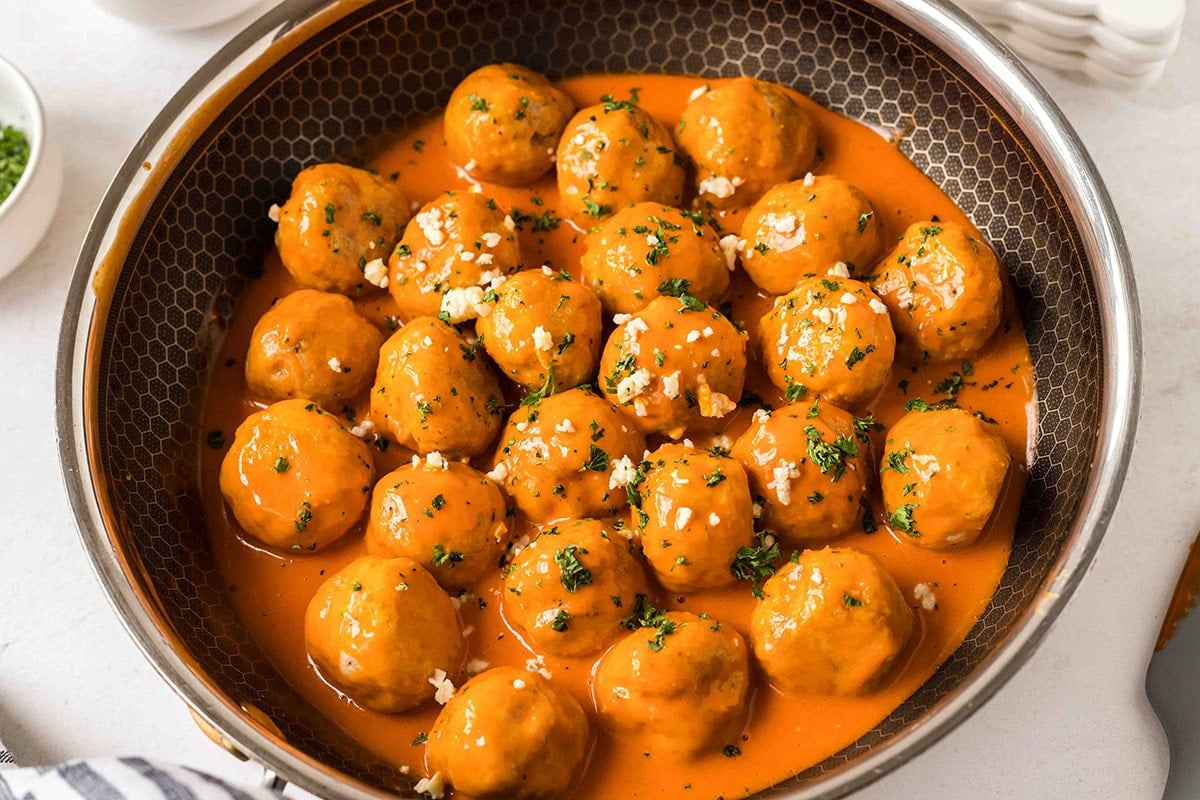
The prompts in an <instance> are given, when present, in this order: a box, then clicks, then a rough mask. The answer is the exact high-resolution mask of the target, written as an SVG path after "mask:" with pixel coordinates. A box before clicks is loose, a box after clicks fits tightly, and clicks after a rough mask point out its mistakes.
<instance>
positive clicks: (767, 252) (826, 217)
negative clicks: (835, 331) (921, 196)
mask: <svg viewBox="0 0 1200 800" xmlns="http://www.w3.org/2000/svg"><path fill="white" fill-rule="evenodd" d="M882 236H883V226H882V225H881V224H880V223H879V220H878V218H877V217H876V214H875V210H874V209H873V208H872V207H871V202H870V201H869V200H867V198H866V195H864V194H863V193H862V192H860V191H859V190H858V188H857V187H855V186H853V185H852V184H850V183H847V182H846V181H844V180H842V179H841V178H835V177H834V176H832V175H822V176H820V177H811V175H806V176H805V177H804V179H803V180H799V181H792V182H791V183H785V184H782V185H780V186H776V187H775V188H773V189H771V190H769V191H768V192H767V193H766V194H764V195H763V196H762V197H761V198H760V199H759V200H758V202H757V203H755V204H754V205H753V206H751V207H750V209H749V211H747V212H746V217H745V219H744V220H743V221H742V240H743V241H744V242H745V245H744V246H743V245H741V242H739V246H740V247H741V251H742V267H743V268H744V269H745V270H746V274H747V275H749V276H750V280H752V281H754V283H755V284H756V285H757V286H759V287H760V288H761V289H763V290H764V291H766V292H769V293H771V294H786V293H787V292H790V291H791V290H792V288H793V287H794V286H796V284H798V283H800V281H802V280H804V279H805V278H812V277H816V276H820V275H824V274H825V272H826V270H828V269H829V267H831V266H833V265H834V264H836V263H837V262H839V261H843V262H846V263H847V264H849V265H851V267H850V270H851V271H852V272H853V270H854V267H853V265H854V264H862V265H866V264H871V263H874V260H875V256H876V255H877V254H878V253H879V247H880V240H881V237H882Z"/></svg>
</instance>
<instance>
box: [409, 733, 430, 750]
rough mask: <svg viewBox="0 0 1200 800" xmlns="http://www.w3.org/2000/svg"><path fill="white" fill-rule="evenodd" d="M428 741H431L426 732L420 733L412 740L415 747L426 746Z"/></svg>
mask: <svg viewBox="0 0 1200 800" xmlns="http://www.w3.org/2000/svg"><path fill="white" fill-rule="evenodd" d="M428 741H429V736H428V734H426V733H425V731H421V732H420V733H418V734H417V736H416V738H415V739H413V740H412V743H413V747H416V746H417V745H420V744H425V743H426V742H428Z"/></svg>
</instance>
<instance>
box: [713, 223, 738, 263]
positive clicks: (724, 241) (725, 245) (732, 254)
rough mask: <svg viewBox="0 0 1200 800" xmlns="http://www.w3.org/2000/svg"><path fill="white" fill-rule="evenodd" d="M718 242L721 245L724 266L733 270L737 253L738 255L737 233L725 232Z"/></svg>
mask: <svg viewBox="0 0 1200 800" xmlns="http://www.w3.org/2000/svg"><path fill="white" fill-rule="evenodd" d="M718 244H719V245H720V246H721V252H722V253H723V254H724V256H725V266H726V267H728V268H729V271H730V272H733V268H734V267H735V266H737V255H738V237H737V234H736V233H729V234H726V235H725V236H722V237H721V241H720V242H718Z"/></svg>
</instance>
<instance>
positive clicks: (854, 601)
mask: <svg viewBox="0 0 1200 800" xmlns="http://www.w3.org/2000/svg"><path fill="white" fill-rule="evenodd" d="M842 601H843V602H844V603H845V604H846V607H847V608H858V607H859V606H861V605H862V604H863V601H862V600H859V599H858V598H857V597H855V596H854V595H852V594H847V593H846V592H843V593H842Z"/></svg>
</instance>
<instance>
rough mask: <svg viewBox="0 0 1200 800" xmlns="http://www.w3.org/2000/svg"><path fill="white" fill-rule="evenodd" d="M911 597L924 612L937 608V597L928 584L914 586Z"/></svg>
mask: <svg viewBox="0 0 1200 800" xmlns="http://www.w3.org/2000/svg"><path fill="white" fill-rule="evenodd" d="M913 597H914V598H916V600H917V602H918V603H920V604H921V608H923V609H925V610H926V611H933V610H934V609H935V608H937V596H936V595H935V594H934V593H933V589H930V588H929V584H928V583H918V584H917V585H916V586H914V587H913Z"/></svg>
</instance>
